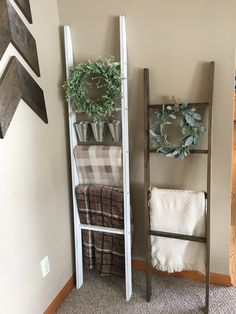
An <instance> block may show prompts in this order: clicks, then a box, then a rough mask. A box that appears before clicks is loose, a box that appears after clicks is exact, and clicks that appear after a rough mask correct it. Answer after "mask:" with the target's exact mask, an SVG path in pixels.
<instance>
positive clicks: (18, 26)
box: [0, 0, 40, 76]
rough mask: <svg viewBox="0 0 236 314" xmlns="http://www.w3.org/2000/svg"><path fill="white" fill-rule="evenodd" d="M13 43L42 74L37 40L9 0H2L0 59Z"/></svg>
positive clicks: (32, 67)
mask: <svg viewBox="0 0 236 314" xmlns="http://www.w3.org/2000/svg"><path fill="white" fill-rule="evenodd" d="M10 43H12V44H13V45H14V47H15V48H16V49H17V50H18V51H19V53H20V54H21V56H22V57H23V58H24V59H25V61H26V62H27V63H28V64H29V66H30V67H31V69H32V70H33V71H34V72H35V73H36V74H37V75H38V76H40V70H39V62H38V54H37V47H36V41H35V39H34V37H33V36H32V34H31V33H30V31H29V30H28V28H27V27H26V26H25V24H24V23H23V22H22V20H21V18H20V16H19V15H18V14H17V12H16V10H15V9H14V8H13V6H12V5H11V3H10V2H9V1H8V0H0V59H1V58H2V56H3V54H4V52H5V51H6V49H7V47H8V45H9V44H10Z"/></svg>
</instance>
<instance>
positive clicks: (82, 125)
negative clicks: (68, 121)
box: [74, 121, 89, 142]
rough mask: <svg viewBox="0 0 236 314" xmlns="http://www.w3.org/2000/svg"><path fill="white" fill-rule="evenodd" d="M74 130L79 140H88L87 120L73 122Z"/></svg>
mask: <svg viewBox="0 0 236 314" xmlns="http://www.w3.org/2000/svg"><path fill="white" fill-rule="evenodd" d="M74 125H75V128H76V132H77V134H78V138H79V141H80V142H88V126H89V122H88V121H80V122H76V123H75V124H74Z"/></svg>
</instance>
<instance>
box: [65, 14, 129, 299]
mask: <svg viewBox="0 0 236 314" xmlns="http://www.w3.org/2000/svg"><path fill="white" fill-rule="evenodd" d="M119 23H120V69H121V76H122V84H121V93H122V97H121V112H122V151H123V194H124V229H115V228H108V227H101V226H92V225H84V224H81V223H80V219H79V214H78V207H77V201H76V196H75V187H76V186H77V185H78V184H79V178H78V174H77V170H76V164H75V159H74V155H73V149H74V147H75V146H76V145H77V144H78V143H77V136H76V133H75V132H76V131H75V128H74V123H75V122H76V115H75V114H74V113H73V114H71V112H73V110H72V107H71V104H70V102H69V103H68V113H69V115H68V116H69V134H70V157H71V175H72V193H73V212H74V233H75V234H74V235H75V259H76V261H75V265H76V287H77V289H79V288H80V287H81V286H82V284H83V251H82V230H85V229H86V230H93V231H100V232H108V233H115V234H123V235H124V241H125V283H126V300H127V301H129V299H130V297H131V295H132V269H131V212H130V178H129V134H128V82H127V38H126V26H125V17H124V16H122V15H121V16H120V17H119ZM64 42H65V59H66V76H67V79H68V78H69V77H70V71H71V68H72V67H73V65H74V60H73V45H72V39H71V32H70V26H68V25H65V26H64Z"/></svg>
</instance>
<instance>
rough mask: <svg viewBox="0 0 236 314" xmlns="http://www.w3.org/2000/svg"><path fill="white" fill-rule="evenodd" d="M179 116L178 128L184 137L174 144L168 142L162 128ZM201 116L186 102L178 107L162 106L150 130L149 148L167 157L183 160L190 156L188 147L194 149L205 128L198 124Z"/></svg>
mask: <svg viewBox="0 0 236 314" xmlns="http://www.w3.org/2000/svg"><path fill="white" fill-rule="evenodd" d="M177 114H180V116H181V119H180V128H181V133H182V134H183V135H184V136H183V137H182V138H181V139H180V140H179V141H178V142H177V143H176V144H171V143H170V142H169V141H168V138H167V134H165V132H164V128H165V126H166V125H168V124H172V122H171V120H174V119H176V115H177ZM199 120H201V115H200V114H199V113H197V112H196V109H195V108H193V107H189V104H188V103H187V102H184V103H182V104H180V105H163V108H162V112H159V113H157V117H156V120H155V122H154V125H153V127H152V128H151V129H150V134H151V147H152V148H153V149H156V150H157V152H161V153H164V154H165V156H167V157H173V158H175V159H184V158H185V157H187V156H188V155H189V154H190V147H191V146H192V147H196V146H197V144H198V142H199V139H200V136H201V135H202V133H203V132H204V131H205V127H204V126H203V125H202V124H201V123H200V122H199Z"/></svg>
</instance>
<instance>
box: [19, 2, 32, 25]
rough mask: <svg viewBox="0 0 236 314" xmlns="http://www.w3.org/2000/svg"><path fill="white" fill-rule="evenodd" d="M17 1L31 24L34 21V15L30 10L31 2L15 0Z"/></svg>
mask: <svg viewBox="0 0 236 314" xmlns="http://www.w3.org/2000/svg"><path fill="white" fill-rule="evenodd" d="M15 3H16V4H17V6H18V7H19V8H20V10H21V11H22V13H23V14H24V16H25V17H26V18H27V20H28V22H29V23H30V24H32V23H33V21H32V15H31V10H30V3H29V0H15Z"/></svg>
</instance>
